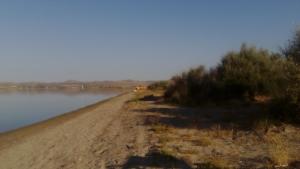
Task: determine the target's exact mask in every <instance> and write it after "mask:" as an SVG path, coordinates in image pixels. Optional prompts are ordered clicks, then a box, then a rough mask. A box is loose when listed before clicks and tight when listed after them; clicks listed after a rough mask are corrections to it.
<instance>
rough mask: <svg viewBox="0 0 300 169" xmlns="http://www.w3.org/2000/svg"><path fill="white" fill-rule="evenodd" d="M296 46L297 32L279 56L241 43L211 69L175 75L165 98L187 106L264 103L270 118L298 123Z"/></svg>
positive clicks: (299, 35) (299, 80)
mask: <svg viewBox="0 0 300 169" xmlns="http://www.w3.org/2000/svg"><path fill="white" fill-rule="evenodd" d="M299 45H300V31H298V32H297V33H296V35H295V38H294V39H293V40H292V41H291V42H290V43H289V45H288V46H287V47H286V48H285V49H284V50H283V53H282V54H280V53H271V52H269V51H268V50H266V49H257V48H256V47H249V46H247V45H246V44H243V45H242V46H241V48H240V50H239V51H231V52H228V53H227V54H226V55H225V56H224V57H223V58H222V60H221V62H220V63H219V64H218V65H217V66H216V67H214V68H211V69H210V70H207V69H206V68H205V67H204V66H199V67H197V68H192V69H190V70H189V71H187V72H183V73H182V74H181V75H177V76H174V77H173V78H172V79H171V80H170V83H169V85H168V87H167V89H166V92H165V98H166V99H167V100H168V101H171V102H175V103H179V104H187V105H200V104H207V103H213V104H226V103H229V102H230V103H236V102H239V103H248V104H249V103H257V102H264V103H268V105H271V106H270V112H271V115H272V117H276V118H277V119H280V120H291V119H292V120H293V121H294V120H299V113H298V112H299V105H300V66H299V65H298V63H299V61H300V59H299V58H300V56H299V51H300V47H299Z"/></svg>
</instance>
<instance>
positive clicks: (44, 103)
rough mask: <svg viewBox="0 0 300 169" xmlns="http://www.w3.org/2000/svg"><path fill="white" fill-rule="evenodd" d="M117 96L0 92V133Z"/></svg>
mask: <svg viewBox="0 0 300 169" xmlns="http://www.w3.org/2000/svg"><path fill="white" fill-rule="evenodd" d="M118 93H119V92H116V91H105V92H78V93H77V92H76V93H72V92H71V93H69V92H32V91H31V92H0V133H1V132H5V131H9V130H13V129H16V128H19V127H23V126H26V125H29V124H33V123H36V122H39V121H43V120H46V119H49V118H52V117H55V116H57V115H60V114H63V113H66V112H70V111H72V110H76V109H78V108H81V107H84V106H87V105H90V104H93V103H96V102H98V101H101V100H105V99H107V98H110V97H113V96H116V95H117V94H118Z"/></svg>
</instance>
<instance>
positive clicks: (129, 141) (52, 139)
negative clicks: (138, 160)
mask: <svg viewBox="0 0 300 169" xmlns="http://www.w3.org/2000/svg"><path fill="white" fill-rule="evenodd" d="M131 97H132V94H130V93H127V94H122V95H119V96H117V97H114V98H112V99H109V100H106V101H103V102H99V103H96V104H94V105H91V106H87V107H85V108H82V109H79V110H77V111H74V112H70V113H67V114H64V115H61V116H58V117H55V118H53V119H50V120H47V121H44V122H40V123H38V124H34V125H31V126H28V127H25V128H21V129H18V130H15V131H12V132H8V133H4V134H1V135H0V161H1V163H0V168H1V169H2V168H3V169H20V168H22V169H29V168H30V169H40V168H43V169H48V168H49V169H54V168H55V169H59V168H61V169H62V168H78V169H79V168H80V169H85V168H89V169H93V168H103V167H104V166H108V165H118V164H121V163H122V162H123V161H124V160H126V159H125V158H126V156H128V154H129V153H131V154H132V153H133V154H134V152H133V151H139V150H136V149H134V148H132V145H134V144H135V142H136V141H140V142H141V140H142V139H137V137H140V138H142V137H143V136H141V135H142V134H143V131H142V130H143V129H142V128H139V127H133V126H135V125H136V123H139V120H138V119H136V117H135V116H134V115H133V114H129V113H126V108H124V103H126V101H128V100H129V99H130V98H131ZM139 144H141V143H139ZM129 149H131V150H130V151H129Z"/></svg>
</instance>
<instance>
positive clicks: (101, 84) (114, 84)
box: [0, 80, 153, 90]
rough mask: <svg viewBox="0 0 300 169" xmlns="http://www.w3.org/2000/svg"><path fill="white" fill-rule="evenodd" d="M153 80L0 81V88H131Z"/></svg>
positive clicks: (147, 83)
mask: <svg viewBox="0 0 300 169" xmlns="http://www.w3.org/2000/svg"><path fill="white" fill-rule="evenodd" d="M152 82H153V81H135V80H121V81H76V80H68V81H64V82H21V83H13V82H0V90H34V89H39V90H98V89H131V88H134V87H136V86H138V85H145V86H147V85H149V84H150V83H152Z"/></svg>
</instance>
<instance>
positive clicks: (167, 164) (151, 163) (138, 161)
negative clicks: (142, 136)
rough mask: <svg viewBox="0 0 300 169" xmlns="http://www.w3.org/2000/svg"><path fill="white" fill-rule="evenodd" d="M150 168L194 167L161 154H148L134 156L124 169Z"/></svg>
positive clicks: (190, 168)
mask: <svg viewBox="0 0 300 169" xmlns="http://www.w3.org/2000/svg"><path fill="white" fill-rule="evenodd" d="M149 167H151V168H170V169H171V168H180V169H192V167H190V166H189V165H188V164H187V163H186V162H185V161H183V160H180V159H177V158H175V157H173V156H170V155H166V154H161V153H159V152H151V153H148V154H147V155H146V156H145V157H139V156H132V157H130V158H129V159H128V160H127V162H126V164H125V165H124V166H123V169H140V168H149Z"/></svg>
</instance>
